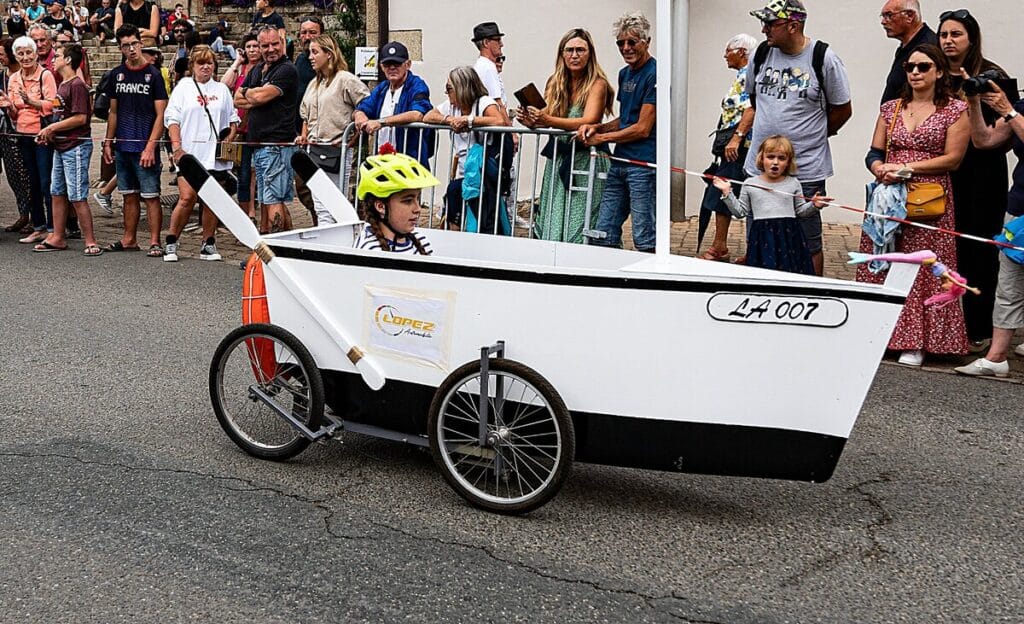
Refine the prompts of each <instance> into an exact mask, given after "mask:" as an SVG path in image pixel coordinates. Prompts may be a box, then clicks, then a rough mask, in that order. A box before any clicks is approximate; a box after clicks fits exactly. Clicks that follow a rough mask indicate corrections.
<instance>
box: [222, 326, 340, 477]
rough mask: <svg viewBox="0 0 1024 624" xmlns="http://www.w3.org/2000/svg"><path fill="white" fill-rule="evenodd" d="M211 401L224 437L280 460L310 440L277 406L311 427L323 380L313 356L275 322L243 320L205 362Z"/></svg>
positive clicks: (315, 425)
mask: <svg viewBox="0 0 1024 624" xmlns="http://www.w3.org/2000/svg"><path fill="white" fill-rule="evenodd" d="M210 401H211V402H212V403H213V411H214V412H215V413H216V414H217V420H218V421H219V422H220V426H221V427H222V428H223V429H224V432H225V433H227V434H228V437H229V438H231V440H232V441H234V443H235V444H237V445H238V446H240V447H241V448H242V450H244V451H245V452H246V453H249V454H250V455H253V456H255V457H259V458H260V459H269V460H274V461H284V460H286V459H291V458H292V457H295V456H296V455H298V454H299V453H301V452H302V451H303V450H305V448H306V447H307V446H309V440H308V439H307V438H305V437H304V436H303V435H302V434H301V433H300V432H299V431H298V430H297V429H295V427H293V426H292V425H291V424H290V423H289V422H288V421H287V420H286V419H285V418H284V417H283V416H282V415H281V413H280V412H284V413H289V414H291V415H292V416H294V417H295V418H296V419H297V420H299V421H300V422H302V424H304V425H305V426H306V427H307V428H308V429H310V430H313V431H316V430H317V429H319V428H320V421H321V420H322V418H323V411H324V386H323V380H322V379H321V377H320V371H319V369H317V367H316V363H315V361H314V360H313V356H312V355H310V354H309V351H308V350H307V349H306V347H304V346H303V345H302V343H301V342H299V339H298V338H296V337H295V336H293V335H292V334H291V333H290V332H288V331H285V330H284V329H282V328H280V327H277V326H275V325H265V324H262V323H255V324H252V325H243V326H242V327H239V328H237V329H235V330H234V331H232V332H231V333H230V334H228V335H227V336H226V337H225V338H224V340H222V341H221V343H220V345H219V346H218V347H217V351H216V353H215V354H214V356H213V362H211V363H210Z"/></svg>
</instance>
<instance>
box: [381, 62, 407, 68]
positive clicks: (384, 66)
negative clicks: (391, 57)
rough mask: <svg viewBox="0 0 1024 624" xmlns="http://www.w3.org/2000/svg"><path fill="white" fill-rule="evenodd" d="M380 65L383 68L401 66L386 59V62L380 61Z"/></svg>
mask: <svg viewBox="0 0 1024 624" xmlns="http://www.w3.org/2000/svg"><path fill="white" fill-rule="evenodd" d="M380 66H381V67H383V68H384V69H398V68H399V67H401V66H402V64H401V63H394V62H392V61H388V62H387V63H381V64H380Z"/></svg>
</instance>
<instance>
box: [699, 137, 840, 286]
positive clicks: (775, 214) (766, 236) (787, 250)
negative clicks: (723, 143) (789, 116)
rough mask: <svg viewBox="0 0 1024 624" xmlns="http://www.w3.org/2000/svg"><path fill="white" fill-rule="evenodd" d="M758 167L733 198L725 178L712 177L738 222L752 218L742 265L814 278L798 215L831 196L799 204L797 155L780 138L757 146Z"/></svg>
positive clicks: (818, 206) (789, 145)
mask: <svg viewBox="0 0 1024 624" xmlns="http://www.w3.org/2000/svg"><path fill="white" fill-rule="evenodd" d="M757 168H758V169H760V170H761V171H762V173H761V175H759V176H757V177H756V178H754V179H752V180H747V182H746V183H744V185H743V189H742V190H741V191H740V197H739V199H738V200H737V199H736V197H734V196H733V194H732V193H731V192H730V188H731V184H730V182H729V181H728V180H726V179H724V178H715V179H714V185H715V188H717V189H718V190H719V191H721V192H722V201H723V202H725V205H726V206H728V207H729V211H730V212H732V213H733V214H734V215H735V216H737V217H740V218H742V217H745V216H747V214H751V215H752V216H753V221H752V222H749V223H750V232H749V233H748V236H747V266H754V267H760V268H763V269H775V270H777V271H788V272H790V273H804V274H806V275H814V265H813V264H812V263H811V252H810V251H809V249H808V247H807V239H806V238H805V237H804V232H803V229H802V228H801V227H800V223H799V222H798V221H797V217H798V216H801V217H802V216H806V215H808V214H811V213H812V212H813V211H814V210H820V209H821V208H823V207H824V206H825V204H826V203H827V202H830V201H832V198H831V197H821V196H820V195H817V194H816V195H815V196H814V197H813V198H812V199H811V200H810V201H804V200H803V199H802V198H801V197H800V195H801V193H802V189H801V187H800V182H799V181H798V180H797V179H796V178H795V177H793V176H795V175H796V155H795V154H794V152H793V144H792V143H790V141H789V139H787V138H786V137H784V136H780V135H774V136H770V137H768V138H767V139H765V140H764V142H763V143H761V147H760V148H759V149H758V151H757Z"/></svg>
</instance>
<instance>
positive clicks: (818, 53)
mask: <svg viewBox="0 0 1024 624" xmlns="http://www.w3.org/2000/svg"><path fill="white" fill-rule="evenodd" d="M826 52H828V43H826V42H824V41H816V42H814V53H813V54H812V56H811V67H812V68H813V69H814V76H815V78H817V79H818V87H819V88H820V89H821V101H822V103H823V104H824V105H825V110H826V111H827V110H828V107H829V104H828V91H827V90H826V89H825V53H826Z"/></svg>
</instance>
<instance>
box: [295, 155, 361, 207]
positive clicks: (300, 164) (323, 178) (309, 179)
mask: <svg viewBox="0 0 1024 624" xmlns="http://www.w3.org/2000/svg"><path fill="white" fill-rule="evenodd" d="M292 169H294V170H295V174H296V175H297V176H299V179H300V180H302V181H303V182H305V183H306V187H307V188H309V192H310V194H312V195H313V201H315V202H317V203H318V204H320V205H321V206H323V209H324V210H326V211H327V212H329V213H330V215H331V217H332V218H333V219H334V221H335V223H352V222H355V221H359V216H358V215H357V214H356V209H355V207H353V206H352V203H351V202H350V201H349V200H348V198H347V197H345V194H344V193H342V192H341V189H339V188H338V185H336V184H335V183H334V181H333V180H331V178H330V176H328V175H327V174H326V173H325V172H324V171H323V170H321V169H320V167H317V166H316V163H315V162H314V161H313V159H312V158H310V157H309V154H307V153H306V152H303V151H301V150H300V151H296V152H295V153H294V154H292ZM341 170H342V171H344V170H345V163H342V165H341ZM318 212H319V211H318ZM321 225H322V224H321Z"/></svg>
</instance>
